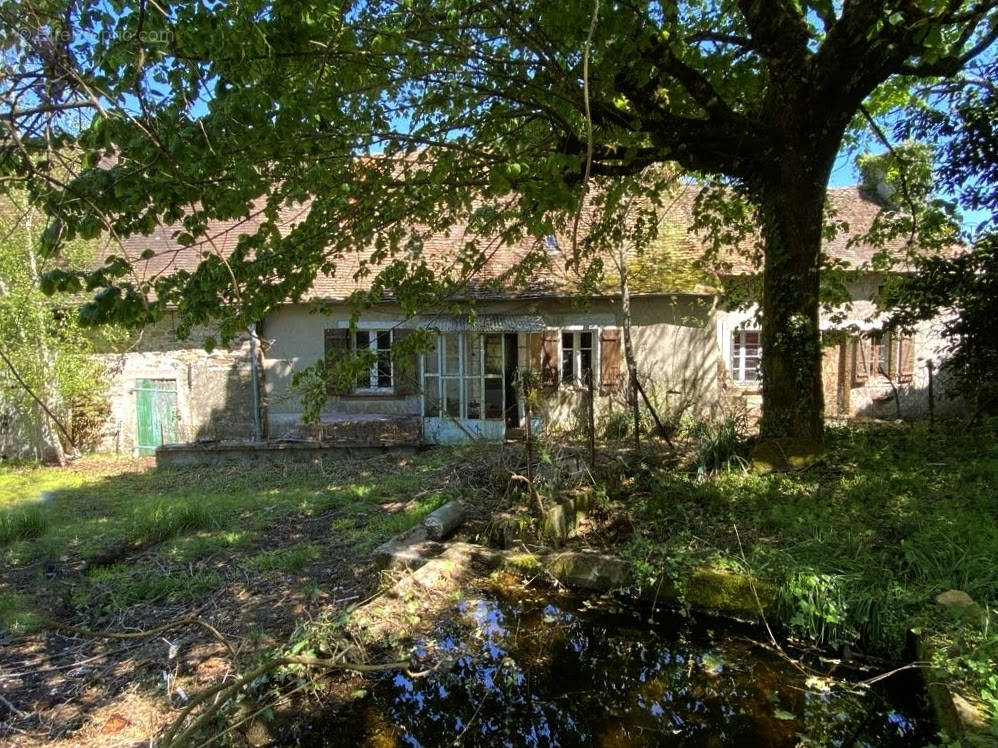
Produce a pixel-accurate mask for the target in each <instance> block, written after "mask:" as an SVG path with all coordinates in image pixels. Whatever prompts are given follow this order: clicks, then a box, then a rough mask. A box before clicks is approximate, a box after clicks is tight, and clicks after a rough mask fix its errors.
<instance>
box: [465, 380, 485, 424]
mask: <svg viewBox="0 0 998 748" xmlns="http://www.w3.org/2000/svg"><path fill="white" fill-rule="evenodd" d="M481 386H482V380H481V379H479V378H478V377H474V378H471V377H469V378H468V379H465V380H464V398H465V402H466V403H467V404H468V418H469V419H478V418H481V417H482V399H481V393H480V390H481Z"/></svg>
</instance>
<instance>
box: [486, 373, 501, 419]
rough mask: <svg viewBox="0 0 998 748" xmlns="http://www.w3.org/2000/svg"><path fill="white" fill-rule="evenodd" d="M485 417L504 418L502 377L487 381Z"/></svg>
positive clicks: (491, 378)
mask: <svg viewBox="0 0 998 748" xmlns="http://www.w3.org/2000/svg"><path fill="white" fill-rule="evenodd" d="M485 417H486V418H502V417H503V413H502V378H501V377H490V378H487V379H486V380H485Z"/></svg>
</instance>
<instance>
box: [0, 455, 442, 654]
mask: <svg viewBox="0 0 998 748" xmlns="http://www.w3.org/2000/svg"><path fill="white" fill-rule="evenodd" d="M460 458H461V455H460V453H457V454H454V453H446V454H445V453H441V452H432V451H431V452H427V453H423V454H421V455H418V456H417V457H415V458H401V459H399V458H395V459H392V458H385V460H387V463H386V462H385V460H373V461H366V462H360V463H352V462H343V463H333V464H329V465H325V466H323V465H318V466H316V465H305V466H269V467H259V468H246V467H245V466H243V467H231V468H213V469H201V470H198V469H186V470H168V469H160V470H148V469H146V468H145V466H143V465H137V464H135V463H133V462H131V461H127V460H121V461H113V460H112V461H108V460H106V459H104V460H103V461H96V460H94V461H90V460H84V461H82V463H79V464H78V465H77V466H75V467H74V468H72V469H59V468H41V467H10V466H8V467H3V468H0V565H2V566H3V568H4V572H3V574H2V576H0V599H2V600H3V604H2V606H0V608H2V610H3V612H2V614H0V637H2V636H3V630H6V631H7V632H8V633H24V632H25V631H27V630H30V629H32V628H36V627H38V626H40V625H43V624H44V621H45V619H46V617H48V616H49V615H50V613H51V611H53V610H54V609H61V610H62V611H63V612H62V614H61V615H62V616H63V617H66V616H68V617H70V618H82V619H84V620H92V619H93V618H94V617H97V618H101V617H104V616H107V615H111V614H113V613H116V612H120V611H123V610H127V609H128V608H129V606H132V605H135V604H137V603H148V602H150V601H167V602H177V603H180V602H185V601H187V602H189V601H191V600H194V599H196V598H198V597H201V596H204V595H206V594H208V593H211V592H213V591H216V590H220V589H222V588H224V587H226V585H228V584H231V582H232V580H233V579H234V578H242V579H243V581H245V578H244V577H242V574H243V573H244V572H242V571H240V569H243V570H245V571H246V572H249V573H251V574H264V573H274V572H277V573H283V574H293V573H300V572H301V571H302V570H303V569H304V568H305V567H306V566H308V565H309V564H311V563H313V562H314V561H316V560H317V559H320V558H322V557H327V558H332V559H334V560H335V562H336V563H344V562H351V561H353V562H360V563H363V562H366V561H367V557H368V554H369V553H370V551H371V550H373V548H374V547H375V546H376V545H377V544H379V543H381V542H383V541H384V540H386V539H388V538H389V537H390V536H391V535H393V534H395V533H397V532H400V531H402V530H405V529H407V528H409V527H411V526H413V525H415V524H417V523H418V522H420V521H421V520H422V519H423V517H425V516H426V514H428V513H429V512H431V511H432V510H433V509H435V508H436V507H437V506H439V505H440V504H442V503H443V502H445V501H447V500H448V499H449V498H452V497H453V495H454V494H453V493H451V492H448V490H447V489H446V487H443V488H441V489H440V490H434V491H425V490H423V485H424V481H425V480H429V479H430V476H439V475H441V474H443V473H447V472H448V471H450V470H451V469H454V468H455V467H456V464H457V463H456V461H457V460H459V459H460ZM438 481H439V482H440V483H444V484H446V481H445V480H443V479H439V478H438ZM454 486H455V488H454V490H455V491H457V490H460V486H459V484H457V483H455V484H454ZM330 543H332V544H334V545H333V546H332V548H333V549H334V550H333V549H331V548H330V547H327V546H328V544H330ZM233 562H235V563H233ZM81 568H82V569H85V571H84V573H82V574H80V573H78V572H71V571H70V570H74V569H81ZM46 569H47V570H48V575H49V576H50V577H54V578H53V579H51V580H50V581H47V582H46V584H44V585H39V584H37V579H38V575H39V574H41V573H42V571H43V570H46ZM63 570H65V571H63ZM53 598H54V599H53Z"/></svg>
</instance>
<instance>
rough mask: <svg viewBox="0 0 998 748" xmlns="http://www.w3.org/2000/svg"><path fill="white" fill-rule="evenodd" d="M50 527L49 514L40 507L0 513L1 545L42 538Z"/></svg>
mask: <svg viewBox="0 0 998 748" xmlns="http://www.w3.org/2000/svg"><path fill="white" fill-rule="evenodd" d="M48 526H49V519H48V514H47V513H46V512H45V510H44V509H43V508H42V507H40V506H28V507H24V508H23V509H8V510H7V511H5V512H0V545H6V544H8V543H12V542H14V541H15V540H31V539H32V538H38V537H41V536H42V535H44V534H45V531H46V530H47V529H48Z"/></svg>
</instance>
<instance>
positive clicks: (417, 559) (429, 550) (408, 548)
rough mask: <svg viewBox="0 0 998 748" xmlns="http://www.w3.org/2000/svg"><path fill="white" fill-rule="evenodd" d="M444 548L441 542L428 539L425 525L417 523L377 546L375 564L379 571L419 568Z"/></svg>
mask: <svg viewBox="0 0 998 748" xmlns="http://www.w3.org/2000/svg"><path fill="white" fill-rule="evenodd" d="M443 550H444V546H443V545H441V544H440V543H434V542H432V541H429V540H427V531H426V528H425V527H423V526H422V525H417V526H416V527H414V528H412V529H411V530H408V531H406V532H404V533H402V534H401V535H396V536H395V537H394V538H392V539H391V540H387V541H385V542H384V543H382V544H381V545H379V546H378V547H377V548H375V549H374V554H373V555H374V565H375V566H376V567H377V568H378V571H388V570H390V569H418V568H419V567H420V566H422V565H423V564H425V563H426V562H427V561H428V560H429V559H431V558H433V557H434V556H438V555H440V553H441V552H443Z"/></svg>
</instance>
